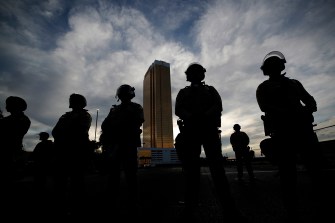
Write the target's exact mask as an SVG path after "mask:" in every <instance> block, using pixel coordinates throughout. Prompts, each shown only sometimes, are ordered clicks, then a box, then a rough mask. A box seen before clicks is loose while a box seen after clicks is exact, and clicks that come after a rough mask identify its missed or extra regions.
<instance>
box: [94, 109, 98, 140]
mask: <svg viewBox="0 0 335 223" xmlns="http://www.w3.org/2000/svg"><path fill="white" fill-rule="evenodd" d="M98 116H99V109H97V117H96V119H95V133H94V141H97V128H98Z"/></svg>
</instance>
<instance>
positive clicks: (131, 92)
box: [115, 84, 135, 101]
mask: <svg viewBox="0 0 335 223" xmlns="http://www.w3.org/2000/svg"><path fill="white" fill-rule="evenodd" d="M115 97H116V98H117V99H118V101H119V100H121V101H123V100H131V99H133V98H134V97H135V88H134V87H132V86H130V85H128V84H123V85H121V86H120V87H119V88H118V89H117V91H116V96H115Z"/></svg>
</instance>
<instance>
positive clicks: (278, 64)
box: [261, 51, 286, 76]
mask: <svg viewBox="0 0 335 223" xmlns="http://www.w3.org/2000/svg"><path fill="white" fill-rule="evenodd" d="M285 63H286V59H285V57H284V55H283V54H282V53H281V52H279V51H271V52H270V53H268V54H267V55H266V56H265V57H264V59H263V64H262V66H261V70H262V71H263V74H264V75H268V76H271V75H277V74H281V72H282V71H283V70H285Z"/></svg>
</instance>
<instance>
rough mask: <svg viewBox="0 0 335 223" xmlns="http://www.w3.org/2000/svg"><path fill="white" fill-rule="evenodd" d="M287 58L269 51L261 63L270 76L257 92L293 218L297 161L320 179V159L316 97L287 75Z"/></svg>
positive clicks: (294, 214)
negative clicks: (318, 152) (318, 155)
mask: <svg viewBox="0 0 335 223" xmlns="http://www.w3.org/2000/svg"><path fill="white" fill-rule="evenodd" d="M285 63H286V59H285V57H284V55H283V54H282V53H281V52H279V51H272V52H270V53H268V54H267V55H266V56H265V58H264V60H263V64H262V66H261V70H262V71H263V74H264V75H266V76H269V79H268V80H265V81H264V82H263V83H261V84H260V85H259V86H258V88H257V91H256V97H257V102H258V105H259V107H260V109H261V111H262V112H264V114H265V116H262V119H263V121H264V125H265V134H266V135H268V136H270V137H271V139H272V142H271V145H273V149H274V150H275V152H276V156H277V157H276V158H275V159H276V161H277V163H278V167H279V175H280V179H281V185H282V190H283V199H284V204H285V206H286V208H287V211H288V216H289V217H290V218H291V220H295V219H296V218H297V214H298V213H297V195H296V184H297V167H296V165H297V162H298V160H301V161H302V162H303V163H304V164H305V165H306V168H307V169H308V170H309V172H310V173H311V174H312V177H313V178H312V179H314V180H315V183H319V182H317V181H318V180H317V178H318V174H319V171H318V167H317V165H319V164H318V163H317V160H318V158H317V157H315V156H314V154H315V152H313V150H314V149H316V148H317V147H318V145H317V144H318V139H317V136H316V134H315V133H314V131H313V121H314V119H313V115H312V113H313V112H315V111H317V105H316V101H315V100H314V98H313V97H312V96H311V95H310V94H309V93H308V92H307V91H306V90H305V88H304V87H303V85H302V84H301V83H300V82H299V81H298V80H295V79H291V78H288V77H286V76H285V74H286V73H283V71H284V69H285Z"/></svg>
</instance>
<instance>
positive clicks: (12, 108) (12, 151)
mask: <svg viewBox="0 0 335 223" xmlns="http://www.w3.org/2000/svg"><path fill="white" fill-rule="evenodd" d="M26 109H27V103H26V101H25V100H24V99H23V98H20V97H17V96H9V97H8V98H7V99H6V110H7V111H8V112H9V113H10V115H9V116H6V117H4V116H3V115H2V113H1V116H0V148H1V151H0V153H1V154H0V175H1V181H0V183H1V192H0V194H1V203H2V205H1V207H3V208H4V209H3V211H4V213H5V214H8V215H9V216H12V214H14V213H13V212H12V211H13V210H14V209H13V208H14V207H15V205H17V204H14V202H15V199H14V200H13V196H14V194H13V193H15V191H13V189H14V182H15V181H16V180H18V179H20V178H21V177H22V173H23V171H24V164H25V159H24V151H23V145H22V141H23V138H24V136H25V135H26V133H27V132H28V130H29V128H30V124H31V121H30V119H29V118H28V116H26V115H25V114H24V111H25V110H26ZM7 208H8V209H7Z"/></svg>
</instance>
